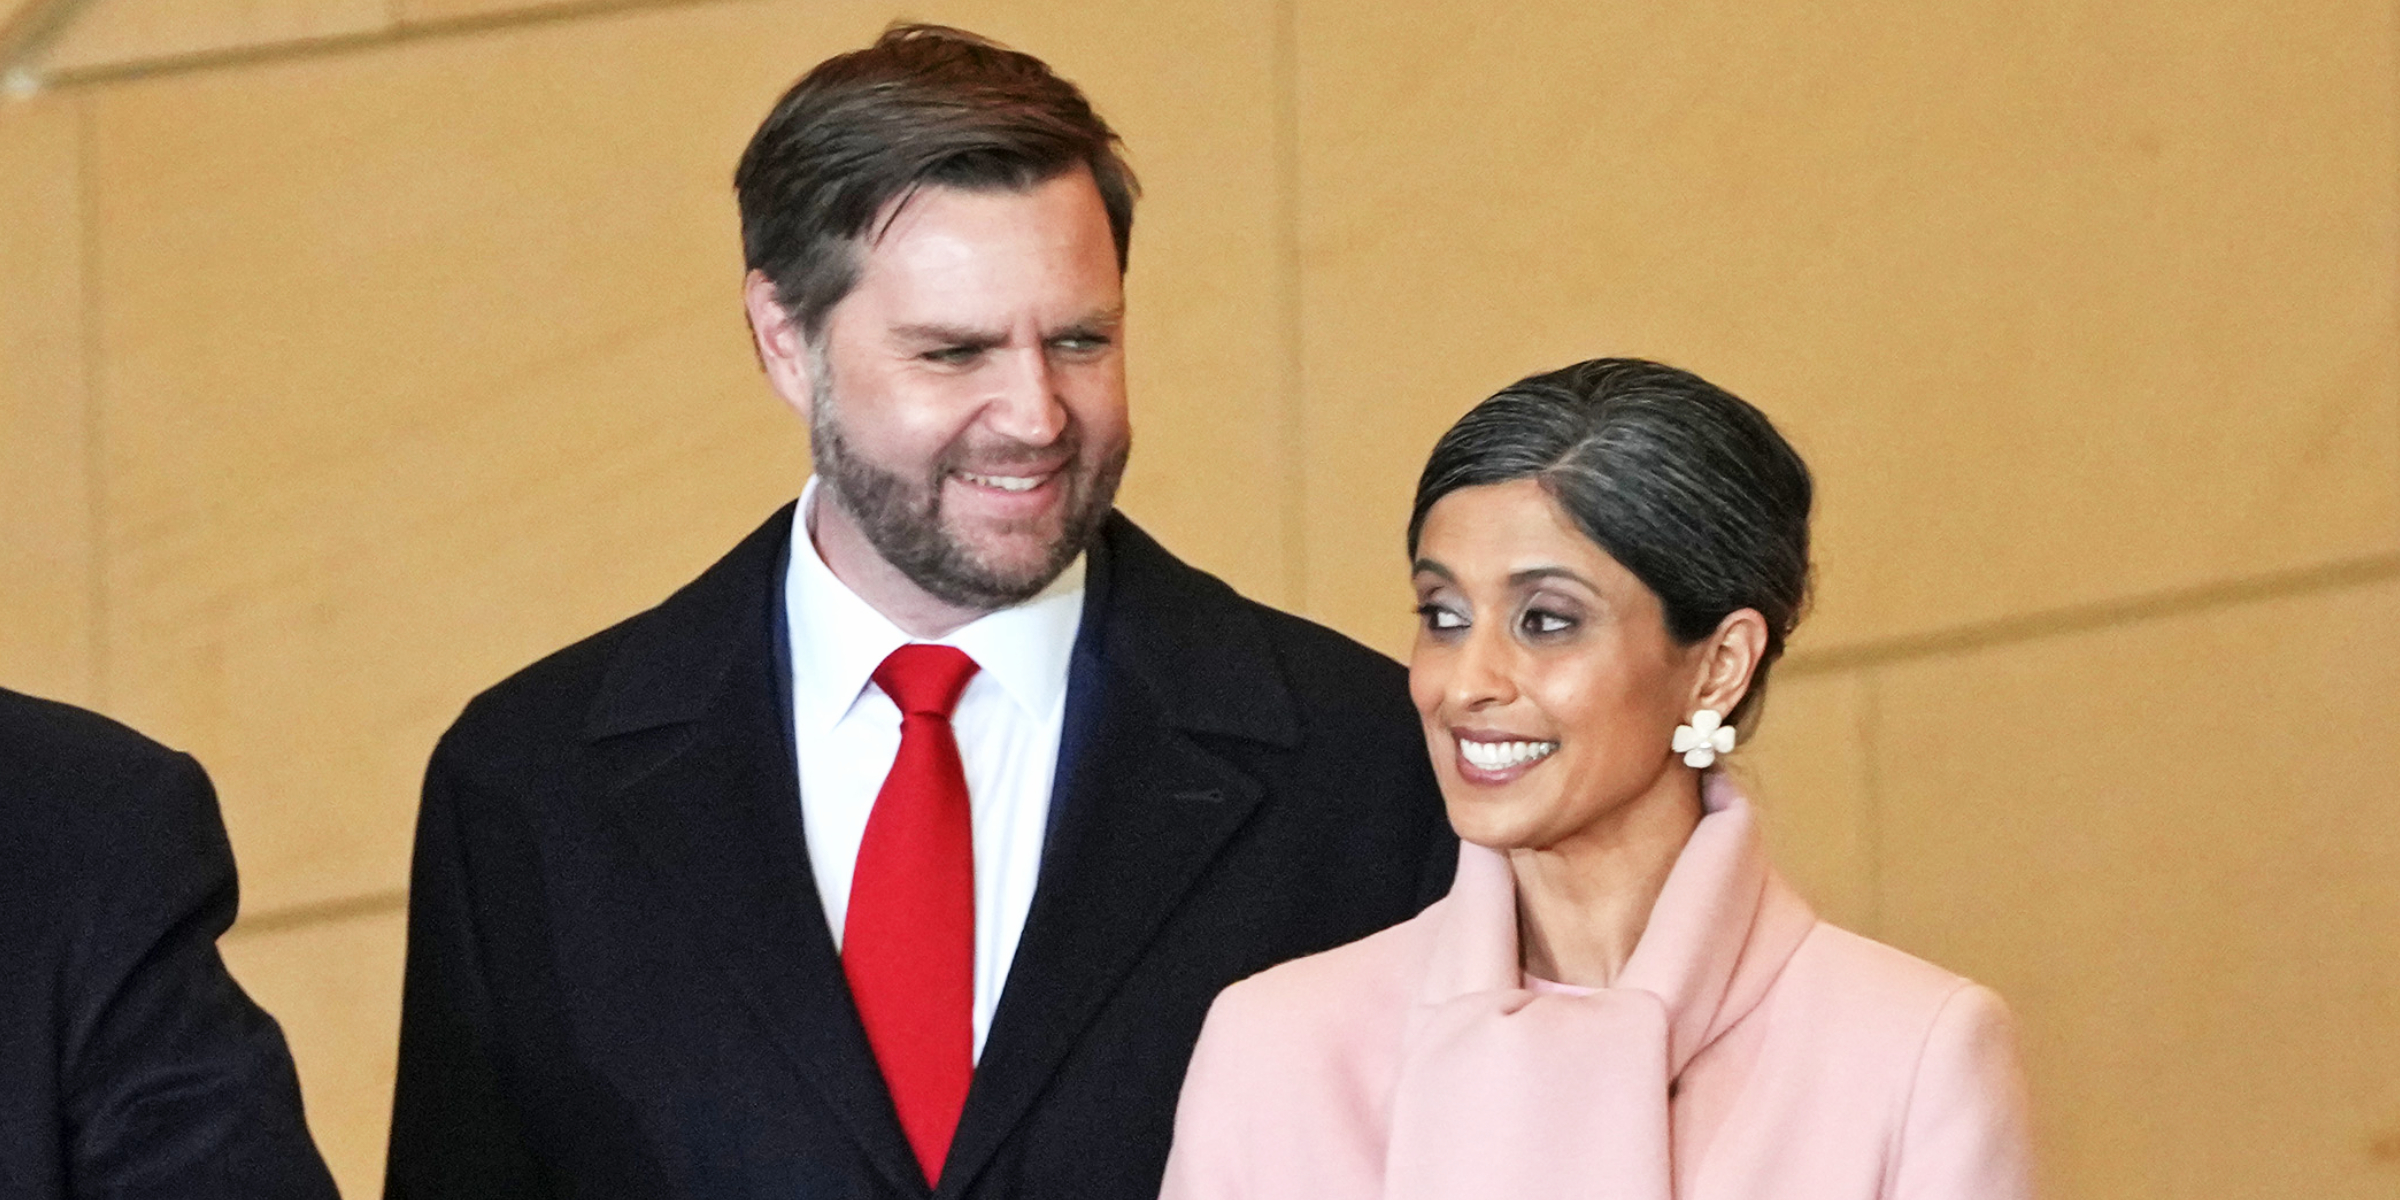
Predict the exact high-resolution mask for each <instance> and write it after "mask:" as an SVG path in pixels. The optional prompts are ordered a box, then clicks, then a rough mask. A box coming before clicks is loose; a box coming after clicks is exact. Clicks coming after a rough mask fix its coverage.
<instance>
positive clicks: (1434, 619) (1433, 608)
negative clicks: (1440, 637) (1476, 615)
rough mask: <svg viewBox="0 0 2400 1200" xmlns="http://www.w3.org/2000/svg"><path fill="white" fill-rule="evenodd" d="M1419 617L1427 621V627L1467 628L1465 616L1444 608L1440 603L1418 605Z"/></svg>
mask: <svg viewBox="0 0 2400 1200" xmlns="http://www.w3.org/2000/svg"><path fill="white" fill-rule="evenodd" d="M1417 619H1418V620H1420V621H1423V622H1425V628H1427V629H1465V628H1466V627H1467V619H1466V618H1465V617H1463V616H1460V615H1459V614H1457V613H1455V612H1452V611H1450V610H1449V609H1447V608H1443V607H1442V606H1441V605H1439V604H1420V605H1418V606H1417Z"/></svg>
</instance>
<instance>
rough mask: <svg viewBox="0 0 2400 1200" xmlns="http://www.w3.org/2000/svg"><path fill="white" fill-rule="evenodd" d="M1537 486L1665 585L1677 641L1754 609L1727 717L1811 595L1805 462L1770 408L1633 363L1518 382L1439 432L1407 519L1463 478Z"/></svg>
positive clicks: (1757, 692)
mask: <svg viewBox="0 0 2400 1200" xmlns="http://www.w3.org/2000/svg"><path fill="white" fill-rule="evenodd" d="M1519 479H1533V480H1538V481H1540V483H1541V485H1542V487H1543V488H1544V489H1546V490H1547V491H1548V492H1549V493H1550V495H1551V496H1552V497H1553V498H1555V499H1556V500H1557V501H1558V505H1559V507H1560V508H1561V509H1563V510H1565V512H1566V514H1567V516H1568V517H1569V518H1571V519H1572V520H1573V521H1574V522H1575V524H1576V525H1577V527H1579V528H1581V529H1582V530H1583V532H1584V533H1585V534H1586V535H1587V536H1589V537H1590V538H1591V539H1592V540H1593V541H1594V542H1596V543H1598V544H1599V546H1600V548H1601V549H1602V550H1605V551H1607V552H1608V556H1609V557H1610V558H1613V559H1615V560H1617V562H1618V563H1620V564H1622V565H1623V566H1624V567H1625V569H1626V570H1628V571H1631V572H1633V574H1634V577H1635V578H1637V579H1640V580H1641V581H1642V582H1643V583H1644V584H1646V585H1648V587H1649V588H1650V590H1651V591H1652V592H1654V593H1656V594H1657V595H1658V598H1659V602H1660V604H1661V606H1662V607H1664V608H1665V609H1666V618H1667V632H1668V633H1669V634H1670V635H1672V636H1673V637H1674V638H1675V640H1676V641H1678V642H1681V643H1683V644H1685V645H1690V644H1691V643H1693V642H1696V641H1699V640H1700V639H1701V638H1704V637H1707V636H1708V635H1709V634H1710V633H1712V632H1714V631H1715V630H1716V628H1717V625H1718V623H1719V622H1721V621H1723V620H1724V619H1725V617H1726V616H1727V614H1730V613H1733V612H1736V611H1739V610H1741V609H1745V608H1750V609H1756V610H1758V613H1759V615H1761V616H1763V617H1765V618H1766V619H1767V648H1766V653H1765V654H1763V655H1762V656H1761V657H1760V658H1759V662H1758V669H1757V672H1756V673H1755V674H1754V675H1753V676H1752V678H1751V681H1750V690H1749V692H1748V693H1747V694H1746V695H1744V696H1743V697H1742V702H1741V703H1740V704H1738V705H1736V706H1735V707H1734V710H1733V712H1732V713H1731V714H1730V718H1731V720H1732V721H1734V722H1735V723H1740V722H1742V721H1744V719H1745V718H1748V717H1751V716H1752V715H1753V714H1754V713H1755V712H1756V711H1757V709H1758V707H1759V705H1760V704H1761V703H1763V698H1764V696H1765V695H1766V684H1767V668H1769V667H1770V666H1773V665H1774V663H1775V660H1776V659H1777V658H1779V657H1781V656H1782V654H1783V644H1784V639H1785V638H1787V637H1788V636H1790V634H1791V632H1792V627H1793V626H1794V625H1797V624H1798V623H1799V621H1800V614H1801V610H1802V609H1803V607H1804V606H1805V605H1806V604H1807V600H1808V574H1809V570H1808V509H1809V503H1810V498H1811V496H1812V494H1813V492H1814V485H1812V484H1811V482H1810V480H1809V475H1808V465H1807V464H1806V463H1803V462H1801V461H1800V455H1799V454H1798V453H1797V452H1795V451H1794V450H1793V449H1792V447H1791V444H1790V443H1788V442H1786V441H1784V440H1783V435H1782V434H1780V433H1777V432H1776V431H1775V426H1774V424H1773V423H1772V422H1770V421H1768V420H1767V416H1766V414H1765V413H1762V412H1760V411H1758V410H1757V409H1755V408H1752V407H1751V406H1750V405H1749V404H1747V403H1744V402H1743V401H1742V400H1741V399H1740V398H1738V397H1736V396H1734V395H1733V394H1732V393H1730V392H1727V391H1725V390H1724V389H1723V388H1720V387H1717V386H1716V385H1714V384H1712V383H1710V382H1708V381H1707V380H1705V379H1702V378H1700V377H1699V376H1697V375H1694V374H1692V373H1691V372H1689V371H1679V370H1677V369H1675V368H1674V367H1669V366H1663V365H1661V364H1658V363H1654V362H1646V361H1643V360H1642V359H1638V358H1596V359H1593V360H1591V361H1590V362H1580V363H1576V364H1575V365H1574V366H1571V367H1567V368H1564V369H1562V370H1557V371H1551V372H1548V373H1545V374H1541V375H1534V376H1530V377H1528V378H1525V379H1521V380H1518V381H1517V382H1516V383H1513V384H1510V385H1509V386H1508V387H1506V388H1503V389H1502V390H1501V391H1500V393H1499V394H1498V395H1495V396H1493V397H1492V398H1491V399H1489V400H1486V401H1484V402H1483V403H1481V404H1478V405H1476V406H1475V407H1474V408H1473V409H1471V410H1469V411H1468V412H1467V415H1465V416H1463V417H1460V418H1459V419H1458V423H1457V424H1455V425H1452V426H1451V427H1450V432H1448V433H1445V434H1443V435H1442V440H1441V441H1440V442H1438V443H1436V444H1435V445H1434V447H1433V458H1432V459H1431V460H1430V461H1428V462H1427V463H1426V464H1425V473H1424V475H1422V476H1421V477H1419V478H1418V480H1417V504H1416V511H1415V512H1413V513H1412V514H1410V516H1409V519H1408V551H1409V555H1410V557H1412V558H1413V557H1415V555H1416V551H1417V535H1418V534H1419V533H1421V532H1423V530H1424V528H1425V514H1426V513H1428V512H1430V511H1432V509H1433V506H1434V504H1435V503H1436V502H1438V501H1440V500H1441V498H1442V497H1444V496H1447V495H1449V494H1450V493H1452V492H1454V491H1457V490H1458V489H1460V488H1466V487H1477V486H1481V485H1483V484H1492V483H1508V482H1512V481H1514V480H1519Z"/></svg>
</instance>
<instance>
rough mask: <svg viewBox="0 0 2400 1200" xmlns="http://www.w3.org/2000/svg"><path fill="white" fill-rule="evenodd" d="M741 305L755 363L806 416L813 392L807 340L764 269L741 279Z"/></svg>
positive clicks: (787, 401)
mask: <svg viewBox="0 0 2400 1200" xmlns="http://www.w3.org/2000/svg"><path fill="white" fill-rule="evenodd" d="M742 308H743V309H744V310H745V311H747V312H748V313H749V315H750V342H751V346H752V348H753V349H755V350H757V352H758V365H759V367H760V369H762V370H764V371H765V372H766V373H767V383H768V385H769V386H771V387H773V388H774V389H775V394H776V395H778V396H781V397H783V402H784V403H785V404H789V405H791V406H792V410H793V411H794V412H797V413H799V414H800V418H801V419H802V420H808V419H809V417H810V413H809V408H810V401H811V400H812V399H813V398H814V397H815V395H816V392H815V389H814V387H813V386H812V384H813V381H812V380H811V378H810V373H809V372H810V364H809V355H808V339H807V338H806V337H805V336H803V335H802V334H801V332H800V325H799V323H798V322H796V321H794V320H792V318H791V314H789V313H786V312H785V311H784V310H783V302H782V301H781V300H779V299H777V298H776V296H775V281H773V280H771V279H768V278H767V275H766V272H764V271H752V272H750V273H749V274H748V275H746V276H744V277H743V279H742Z"/></svg>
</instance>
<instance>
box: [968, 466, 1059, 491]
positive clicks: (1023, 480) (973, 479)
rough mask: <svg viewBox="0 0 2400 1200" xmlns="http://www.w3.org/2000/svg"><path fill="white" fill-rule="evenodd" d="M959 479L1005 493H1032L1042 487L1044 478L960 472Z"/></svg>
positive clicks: (1038, 476)
mask: <svg viewBox="0 0 2400 1200" xmlns="http://www.w3.org/2000/svg"><path fill="white" fill-rule="evenodd" d="M958 477H959V478H960V479H964V480H966V481H967V482H968V483H972V484H976V485H978V486H981V487H988V488H999V489H1000V490H1001V491H1004V492H1030V491H1032V490H1033V489H1035V488H1037V487H1040V486H1042V479H1043V478H1044V477H1043V476H1040V475H978V474H976V473H975V472H973V471H960V472H959V473H958Z"/></svg>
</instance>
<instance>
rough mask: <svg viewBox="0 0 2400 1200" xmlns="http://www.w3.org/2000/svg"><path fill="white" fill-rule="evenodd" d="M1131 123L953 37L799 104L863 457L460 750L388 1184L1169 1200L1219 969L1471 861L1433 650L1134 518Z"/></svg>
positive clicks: (787, 313)
mask: <svg viewBox="0 0 2400 1200" xmlns="http://www.w3.org/2000/svg"><path fill="white" fill-rule="evenodd" d="M1115 141H1116V139H1115V136H1114V135H1113V134H1112V133H1110V132H1109V130H1108V127H1107V126H1106V125H1105V124H1104V123H1102V122H1101V120H1100V119H1099V118H1098V117H1097V116H1095V115H1094V114H1093V113H1092V111H1091V109H1090V107H1089V105H1088V104H1087V103H1086V102H1085V100H1084V98H1083V97H1082V95H1081V94H1080V93H1079V92H1078V91H1077V90H1076V89H1075V88H1074V87H1073V86H1072V85H1071V84H1068V83H1067V82H1065V81H1064V80H1061V79H1059V78H1058V77H1056V76H1055V75H1053V74H1051V72H1050V71H1049V69H1048V68H1047V67H1046V66H1044V65H1043V64H1042V63H1041V62H1040V61H1039V60H1036V59H1034V58H1031V57H1029V56H1026V55H1023V54H1018V53H1015V52H1013V51H1008V50H1005V49H1003V48H1000V47H997V46H994V45H992V44H990V43H987V42H984V41H981V40H980V39H976V38H973V37H971V36H969V35H965V34H961V33H959V32H957V31H954V30H945V29H940V28H933V27H923V26H903V27H895V28H894V29H892V30H890V31H888V32H887V33H886V34H885V35H884V36H883V38H882V39H881V40H880V41H878V42H877V43H876V44H875V45H874V46H872V47H870V48H868V49H866V50H863V51H859V52H856V53H852V54H847V55H843V56H840V57H837V58H834V59H832V60H830V61H828V62H826V63H824V64H822V65H820V66H818V67H817V68H816V69H815V70H813V71H812V72H810V73H809V74H808V75H807V76H806V77H804V78H803V79H802V80H801V81H800V82H799V83H798V84H797V85H796V86H795V87H794V88H793V90H792V91H791V92H790V93H789V94H787V95H786V96H785V97H784V99H783V100H782V101H781V102H780V103H779V104H778V105H777V106H776V108H775V110H774V111H773V113H771V114H770V115H769V116H768V118H767V120H766V122H765V124H764V125H763V126H762V127H761V128H760V129H759V131H758V133H757V135H756V136H755V138H754V139H753V140H752V142H751V145H750V147H749V149H748V151H747V152H746V153H745V154H744V156H743V160H742V164H741V168H740V170H739V172H738V173H737V175H736V188H737V191H738V193H739V197H740V201H741V209H742V221H743V238H744V244H745V249H746V251H747V256H748V261H749V265H750V268H751V270H750V274H749V276H748V280H747V284H746V290H745V301H746V304H747V307H748V311H749V317H750V321H751V326H752V329H753V331H754V333H755V343H756V347H757V351H758V355H759V358H760V361H761V362H762V364H763V365H764V367H765V370H766V374H767V378H768V380H769V381H770V383H771V384H772V385H773V387H774V388H775V390H776V391H777V392H778V393H779V394H781V395H782V396H783V397H784V398H785V399H786V400H787V401H789V402H790V403H791V405H792V406H793V407H794V408H795V409H796V410H798V411H799V413H800V414H801V415H802V416H803V417H805V418H806V419H807V421H808V423H809V428H810V432H811V441H812V446H813V449H814V457H815V462H816V470H817V475H816V478H815V479H813V480H812V481H811V482H810V483H809V485H808V487H807V488H806V489H805V490H804V491H803V493H802V495H801V497H800V500H799V502H798V504H797V506H796V508H787V509H785V510H784V512H782V513H780V514H778V515H777V516H776V517H775V518H774V519H772V520H770V521H769V522H768V523H767V525H766V526H765V527H763V528H761V529H760V530H759V531H758V532H757V533H755V534H753V535H751V537H750V538H749V539H748V540H747V541H745V542H744V543H743V544H742V545H740V546H739V547H737V548H735V549H734V551H733V552H732V553H731V554H730V555H728V556H727V557H726V558H725V559H724V560H723V561H721V562H719V563H718V564H717V565H716V566H715V567H713V568H711V569H710V570H709V571H708V572H707V573H705V574H703V575H702V576H701V577H700V578H699V579H698V580H696V581H695V582H693V583H692V584H690V585H689V586H687V587H685V588H684V589H683V590H682V591H680V592H678V593H676V594H675V595H674V596H673V597H671V598H669V599H668V600H667V601H666V602H665V603H664V604H662V605H660V606H659V607H658V608H656V609H654V610H652V611H650V612H647V613H644V614H642V615H640V616H637V617H635V618H633V619H632V620H630V621H628V622H626V623H624V624H622V625H619V626H617V627H615V628H613V629H610V630H608V631H606V632H604V633H602V634H600V635H598V636H596V637H594V638H592V639H590V640H588V641H585V642H583V643H581V644H579V645H576V646H573V647H570V648H568V649H567V650H564V651H562V652H560V653H559V654H557V655H554V656H552V657H551V658H549V659H547V660H545V661H543V662H541V663H539V664H537V665H535V666H534V667H532V668H531V669H529V670H527V671H525V672H524V673H522V674H520V675H518V676H517V677H515V678H514V679H511V680H509V681H508V682H506V683H503V684H501V685H500V686H499V687H497V688H495V689H493V690H492V691H491V692H488V693H486V694H485V695H483V696H482V697H480V698H478V699H477V700H476V701H475V702H474V703H472V704H471V705H469V707H468V710H467V712H466V714H465V715H464V716H462V717H461V718H460V720H459V722H458V724H457V725H456V726H455V727H454V728H453V729H452V730H451V731H450V733H449V734H448V735H447V736H446V737H445V738H444V739H443V741H442V744H441V746H440V748H439V749H438V750H437V751H436V752H435V754H434V759H433V763H432V766H431V768H430V770H429V775H428V781H427V784H426V789H425V802H424V808H423V810H422V813H421V816H420V819H419V825H418V834H417V858H416V867H415V881H414V888H413V890H412V893H411V898H410V925H409V962H408V984H407V991H406V999H405V1003H404V1009H403V1017H402V1029H401V1047H400V1078H399V1088H398V1093H397V1097H396V1101H395V1109H394V1114H393V1124H392V1151H391V1160H390V1162H391V1166H390V1175H389V1183H388V1190H387V1194H388V1195H390V1196H393V1197H419V1196H441V1197H458V1196H494V1197H498V1196H540V1195H553V1196H567V1195H592V1196H602V1195H605V1196H611V1197H648V1196H694V1197H711V1198H717V1197H742V1196H773V1197H779V1198H782V1197H835V1196H839V1197H912V1196H924V1195H928V1194H933V1195H939V1196H944V1197H967V1196H975V1197H1002V1196H1012V1197H1060V1198H1068V1197H1073V1198H1086V1197H1118V1196H1122V1197H1128V1198H1130V1197H1142V1198H1144V1200H1147V1198H1149V1197H1152V1196H1154V1195H1155V1194H1156V1191H1157V1187H1158V1183H1159V1177H1160V1173H1161V1170H1162V1167H1163V1163H1164V1159H1165V1155H1166V1149H1167V1143H1168V1138H1169V1132H1170V1129H1171V1122H1172V1117H1173V1110H1174V1103H1175V1097H1176V1092H1177V1088H1178V1086H1179V1084H1180V1082H1181V1079H1182V1074H1183V1069H1184V1064H1185V1061H1186V1059H1187V1058H1188V1056H1189V1054H1190V1051H1191V1047H1192V1043H1193V1041H1194V1039H1195V1038H1196V1037H1197V1035H1198V1031H1199V1025H1200V1021H1201V1018H1202V1016H1203V1015H1204V1013H1205V1012H1206V1010H1207V1006H1208V1004H1209V1002H1210V1000H1211V999H1212V998H1213V997H1214V996H1215V994H1216V992H1217V990H1218V989H1219V988H1221V987H1223V986H1224V985H1225V984H1227V983H1230V982H1232V981H1234V980H1236V979H1239V978H1241V977H1243V976H1245V975H1248V974H1250V973H1252V972H1255V971H1258V970H1260V969H1263V968H1265V967H1267V966H1269V965H1271V964H1273V963H1275V962H1278V961H1281V960H1283V959H1287V958H1291V957H1294V956H1296V955H1299V954H1302V953H1306V952H1310V951H1313V950H1317V949H1321V948H1324V947H1328V946H1332V945H1335V944H1338V943H1340V942H1343V941H1346V940H1349V939H1352V938H1355V937H1358V936H1361V935H1364V934H1366V933H1368V932H1371V931H1373V930H1375V929H1378V928H1381V927H1383V926H1386V925H1389V924H1392V923H1394V922H1395V921H1398V920H1400V919H1403V918H1405V917H1407V916H1409V915H1411V914H1413V913H1414V912H1416V911H1417V910H1418V909H1419V908H1421V907H1422V906H1423V904H1424V903H1425V902H1426V901H1428V900H1430V899H1432V898H1433V897H1434V896H1436V895H1438V894H1439V893H1440V892H1441V891H1442V890H1443V888H1444V887H1445V886H1446V884H1447V882H1448V874H1449V870H1450V867H1451V864H1452V861H1453V860H1454V858H1455V852H1454V850H1453V843H1452V842H1451V841H1450V838H1449V834H1448V829H1447V826H1446V824H1445V823H1444V822H1443V819H1442V814H1441V810H1440V802H1439V799H1438V797H1437V795H1436V793H1435V791H1434V786H1433V783H1432V779H1431V775H1430V771H1429V769H1428V767H1427V765H1426V762H1425V753H1424V748H1423V743H1422V739H1421V737H1420V735H1419V734H1418V732H1417V728H1416V722H1415V719H1414V714H1413V712H1412V711H1411V709H1410V707H1409V705H1408V701H1407V699H1406V691H1405V681H1404V679H1403V677H1402V672H1401V670H1400V669H1399V667H1398V666H1396V665H1395V664H1393V663H1391V662H1390V661H1389V660H1387V659H1384V658H1382V657H1380V656H1378V655H1375V654H1373V653H1372V652H1370V651H1367V650H1365V649H1362V648H1360V647H1358V646H1356V645H1354V644H1352V643H1350V642H1348V641H1346V640H1344V639H1342V638H1340V637H1338V636H1336V635H1334V634H1332V633H1329V632H1327V631H1325V630H1323V629H1319V628H1317V627H1315V626H1312V625H1309V624H1307V623H1305V622H1303V621H1300V620H1298V619H1296V618H1292V617H1288V616H1284V615H1282V614H1279V613H1276V612H1273V611H1272V610H1269V609H1266V608H1263V607H1261V606H1259V605H1256V604H1252V603H1250V602H1248V601H1245V600H1242V599H1240V598H1239V597H1237V596H1235V595H1234V594H1233V593H1232V592H1231V591H1230V590H1228V589H1227V588H1226V587H1225V586H1224V585H1222V584H1220V583H1218V582H1217V581H1216V580H1214V579H1212V578H1210V577H1208V576H1206V575H1203V574H1201V573H1199V572H1197V571H1195V570H1193V569H1191V568H1189V567H1187V566H1185V565H1183V564H1182V563H1180V562H1178V561H1176V560H1175V559H1174V558H1173V557H1172V556H1170V555H1169V554H1167V552H1166V551H1165V550H1163V549H1161V548H1160V547H1159V546H1158V544H1157V543H1155V542H1153V541H1152V540H1150V538H1148V537H1147V536H1145V535H1144V534H1143V533H1142V532H1141V531H1140V530H1138V529H1136V528H1135V527H1134V526H1133V525H1132V524H1131V523H1130V522H1129V521H1127V520H1125V519H1124V518H1123V517H1122V516H1119V515H1115V514H1114V513H1113V512H1112V511H1111V508H1110V504H1111V500H1112V497H1113V495H1114V493H1115V489H1116V485H1117V481H1118V479H1119V477H1120V475H1121V473H1122V471H1123V469H1124V464H1125V458H1126V453H1127V446H1128V444H1129V440H1130V434H1129V428H1128V422H1127V417H1126V403H1125V393H1124V359H1123V356H1122V353H1121V350H1120V340H1121V333H1122V327H1123V321H1124V291H1123V286H1122V284H1123V271H1124V264H1125V255H1126V247H1127V242H1128V236H1129V233H1130V230H1131V226H1132V215H1133V201H1134V195H1135V191H1136V189H1135V185H1134V180H1133V177H1132V174H1131V173H1130V172H1129V171H1128V170H1127V169H1126V167H1125V165H1124V163H1123V162H1122V160H1121V159H1120V158H1119V157H1118V154H1117V150H1116V146H1115Z"/></svg>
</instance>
